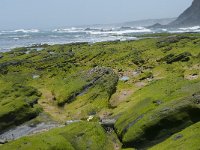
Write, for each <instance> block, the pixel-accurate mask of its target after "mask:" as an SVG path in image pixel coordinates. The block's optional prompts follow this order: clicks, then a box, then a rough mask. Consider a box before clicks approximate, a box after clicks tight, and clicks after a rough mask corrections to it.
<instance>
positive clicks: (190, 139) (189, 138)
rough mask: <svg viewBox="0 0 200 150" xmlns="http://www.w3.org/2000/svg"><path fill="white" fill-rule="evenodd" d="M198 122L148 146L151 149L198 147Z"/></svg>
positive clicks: (164, 149)
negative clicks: (150, 146)
mask: <svg viewBox="0 0 200 150" xmlns="http://www.w3.org/2000/svg"><path fill="white" fill-rule="evenodd" d="M199 140H200V122H198V123H196V124H194V125H192V126H190V127H188V128H186V129H185V130H183V131H181V132H179V133H177V134H174V135H172V136H171V137H170V138H168V139H167V140H165V141H164V142H162V143H160V144H158V145H156V146H154V147H152V148H150V149H151V150H160V149H162V150H172V149H173V150H179V149H192V150H198V149H199Z"/></svg>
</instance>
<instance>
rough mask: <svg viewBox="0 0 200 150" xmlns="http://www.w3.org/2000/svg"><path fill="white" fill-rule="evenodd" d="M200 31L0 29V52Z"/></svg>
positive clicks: (140, 28)
mask: <svg viewBox="0 0 200 150" xmlns="http://www.w3.org/2000/svg"><path fill="white" fill-rule="evenodd" d="M162 32H168V33H182V32H200V26H196V27H189V28H178V29H171V30H169V29H164V28H163V29H148V28H145V27H99V26H98V27H89V28H88V27H79V28H77V27H70V28H59V29H53V30H39V29H26V30H25V29H17V30H0V52H5V51H9V50H10V49H12V48H15V47H23V46H31V45H34V44H50V45H53V44H65V43H76V42H89V43H94V42H102V41H115V40H120V41H124V40H134V39H137V38H136V36H137V35H140V34H149V33H162Z"/></svg>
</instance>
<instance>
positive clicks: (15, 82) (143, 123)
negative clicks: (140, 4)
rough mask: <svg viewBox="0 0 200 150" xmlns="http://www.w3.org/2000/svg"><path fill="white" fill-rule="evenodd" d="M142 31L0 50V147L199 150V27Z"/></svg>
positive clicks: (7, 148) (68, 149) (8, 149)
mask: <svg viewBox="0 0 200 150" xmlns="http://www.w3.org/2000/svg"><path fill="white" fill-rule="evenodd" d="M145 36H146V38H144V39H140V40H136V41H123V42H120V41H115V42H101V43H94V44H88V43H77V44H63V45H52V46H49V45H44V46H43V45H40V49H41V50H39V51H38V50H37V48H38V47H37V46H36V47H23V48H15V49H13V50H11V51H9V52H6V53H0V85H1V88H0V144H1V145H0V149H1V150H10V149H13V150H14V149H19V150H23V149H29V150H36V149H60V150H61V149H66V150H71V149H72V150H74V149H91V150H93V149H94V150H98V149H101V150H102V149H103V150H112V149H113V150H119V149H153V150H160V149H161V148H162V149H164V150H165V149H166V150H169V149H192V150H198V149H199V148H200V147H199V139H200V135H199V132H200V124H199V122H200V117H199V116H200V90H199V87H200V61H199V60H200V51H199V49H200V34H199V33H184V34H152V35H143V37H145ZM148 37H149V38H148ZM43 114H44V115H45V116H48V117H43V118H42V119H41V117H40V116H41V115H43ZM35 122H36V123H35Z"/></svg>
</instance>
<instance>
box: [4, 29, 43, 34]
mask: <svg viewBox="0 0 200 150" xmlns="http://www.w3.org/2000/svg"><path fill="white" fill-rule="evenodd" d="M38 32H40V30H38V29H29V30H25V29H17V30H11V31H10V30H7V31H1V33H4V34H6V33H8V34H9V33H38Z"/></svg>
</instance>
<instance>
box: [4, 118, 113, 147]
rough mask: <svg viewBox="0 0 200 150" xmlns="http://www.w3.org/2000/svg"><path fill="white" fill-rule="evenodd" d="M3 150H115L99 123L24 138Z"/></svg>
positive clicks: (74, 126) (73, 125)
mask: <svg viewBox="0 0 200 150" xmlns="http://www.w3.org/2000/svg"><path fill="white" fill-rule="evenodd" d="M0 148H1V149H2V150H10V149H19V150H25V149H30V150H35V149H52V150H54V149H59V150H61V149H63V150H64V149H66V150H68V149H69V150H73V149H80V150H84V149H95V150H98V149H99V150H100V149H102V150H110V149H113V145H112V143H111V141H110V140H109V139H108V137H107V135H106V133H105V131H104V130H103V128H102V127H101V126H100V125H99V124H98V123H88V122H79V123H73V124H71V125H68V126H66V127H63V128H58V129H53V130H51V131H48V132H46V133H41V134H37V135H34V136H29V137H24V138H21V139H18V140H16V141H13V142H10V143H8V144H4V145H3V146H1V147H0Z"/></svg>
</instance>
